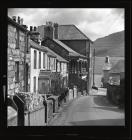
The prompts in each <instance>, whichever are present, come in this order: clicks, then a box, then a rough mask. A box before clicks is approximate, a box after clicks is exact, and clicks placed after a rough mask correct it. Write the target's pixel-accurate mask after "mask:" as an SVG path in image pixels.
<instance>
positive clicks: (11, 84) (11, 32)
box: [8, 24, 30, 94]
mask: <svg viewBox="0 0 132 140" xmlns="http://www.w3.org/2000/svg"><path fill="white" fill-rule="evenodd" d="M18 31H19V49H16V38H17V37H16V34H17V29H16V27H15V26H13V25H11V24H9V25H8V94H14V92H18V91H23V90H24V89H23V88H24V49H25V46H26V39H25V33H24V32H22V31H20V30H19V29H18ZM15 61H19V82H18V83H16V82H15ZM29 62H30V61H28V63H29Z"/></svg>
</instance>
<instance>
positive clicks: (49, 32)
mask: <svg viewBox="0 0 132 140" xmlns="http://www.w3.org/2000/svg"><path fill="white" fill-rule="evenodd" d="M53 28H54V27H53V23H52V22H51V21H49V22H46V25H45V26H44V38H47V37H49V38H51V39H53V36H54V33H53Z"/></svg>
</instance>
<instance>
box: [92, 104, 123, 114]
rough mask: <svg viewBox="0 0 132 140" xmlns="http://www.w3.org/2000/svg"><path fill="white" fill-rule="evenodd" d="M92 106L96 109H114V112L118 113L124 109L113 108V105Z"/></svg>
mask: <svg viewBox="0 0 132 140" xmlns="http://www.w3.org/2000/svg"><path fill="white" fill-rule="evenodd" d="M93 108H97V109H103V110H107V111H115V112H119V113H124V110H122V109H119V108H113V107H106V106H105V107H103V106H101V107H100V106H99V107H93Z"/></svg>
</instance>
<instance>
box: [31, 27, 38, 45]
mask: <svg viewBox="0 0 132 140" xmlns="http://www.w3.org/2000/svg"><path fill="white" fill-rule="evenodd" d="M30 38H31V39H32V40H33V41H34V42H36V43H37V44H39V43H40V33H39V32H37V28H36V26H34V27H33V26H30Z"/></svg>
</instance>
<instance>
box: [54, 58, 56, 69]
mask: <svg viewBox="0 0 132 140" xmlns="http://www.w3.org/2000/svg"><path fill="white" fill-rule="evenodd" d="M55 62H56V61H55V58H54V70H56V63H55Z"/></svg>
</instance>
